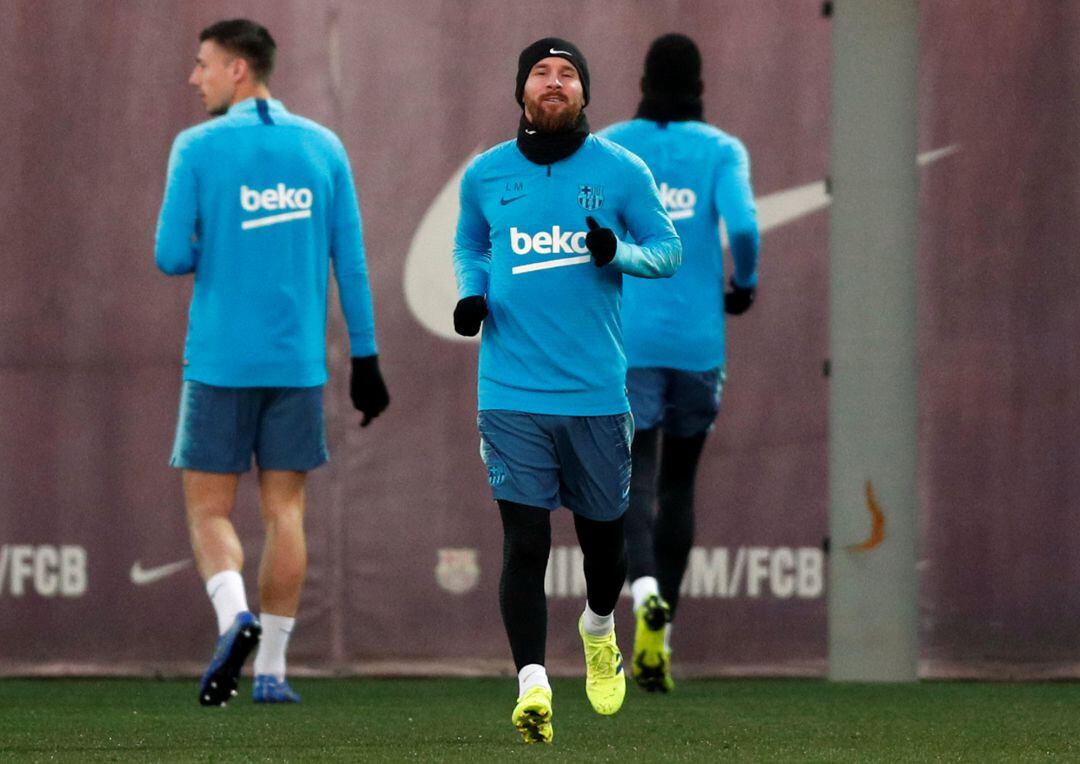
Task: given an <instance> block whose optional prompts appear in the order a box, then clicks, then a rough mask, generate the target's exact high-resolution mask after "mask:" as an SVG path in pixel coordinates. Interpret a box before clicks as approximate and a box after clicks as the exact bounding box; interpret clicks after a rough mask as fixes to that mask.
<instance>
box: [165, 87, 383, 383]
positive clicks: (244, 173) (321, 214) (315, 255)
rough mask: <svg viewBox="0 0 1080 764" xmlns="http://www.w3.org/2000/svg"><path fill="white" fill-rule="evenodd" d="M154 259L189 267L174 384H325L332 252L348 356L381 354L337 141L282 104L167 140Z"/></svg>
mask: <svg viewBox="0 0 1080 764" xmlns="http://www.w3.org/2000/svg"><path fill="white" fill-rule="evenodd" d="M155 258H156V260H157V265H158V267H159V268H160V269H161V270H162V271H164V272H165V273H167V274H170V275H182V274H186V273H194V274H195V288H194V292H193V294H192V298H191V310H190V312H189V315H188V334H187V343H186V345H185V348H184V379H190V380H197V381H199V382H204V383H206V384H210V385H220V386H224V387H311V386H315V385H321V384H323V383H324V382H325V381H326V378H327V375H326V310H327V300H326V293H327V282H328V280H329V263H330V260H333V263H334V275H335V277H336V279H337V284H338V292H339V294H340V297H341V308H342V311H343V312H344V314H345V321H346V323H347V324H348V327H349V344H350V346H351V353H352V355H353V356H367V355H372V354H374V353H375V352H376V351H377V349H376V344H375V319H374V316H373V313H372V305H371V291H370V289H369V286H368V275H367V265H366V264H365V262H364V245H363V240H362V236H361V223H360V210H359V207H358V204H357V200H356V189H355V187H354V186H353V179H352V171H351V170H350V168H349V159H348V157H347V156H346V154H345V148H344V146H342V144H341V141H340V140H339V139H338V137H337V136H336V135H334V133H332V132H331V131H330V130H328V129H326V128H325V127H322V126H321V125H319V124H316V123H315V122H312V121H311V120H309V119H304V118H303V117H298V116H296V115H294V114H290V113H289V112H288V111H286V109H285V107H284V106H282V105H281V102H280V101H275V100H261V99H258V100H257V99H248V100H245V101H241V102H240V103H237V104H234V105H233V106H232V107H231V108H230V109H229V111H228V112H227V113H226V114H224V115H223V116H221V117H218V118H217V119H212V120H210V121H208V122H204V123H203V124H200V125H197V126H195V127H192V128H189V129H187V130H184V131H183V132H182V133H180V134H179V135H178V136H177V137H176V140H175V142H174V143H173V147H172V153H171V155H170V156H169V170H168V179H167V180H166V183H165V199H164V201H163V202H162V205H161V214H160V216H159V218H158V227H157V242H156V247H155Z"/></svg>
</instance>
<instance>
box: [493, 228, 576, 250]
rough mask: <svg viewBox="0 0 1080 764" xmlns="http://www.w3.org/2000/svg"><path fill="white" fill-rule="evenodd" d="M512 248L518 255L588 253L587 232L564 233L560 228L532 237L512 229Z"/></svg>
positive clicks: (538, 233) (535, 234)
mask: <svg viewBox="0 0 1080 764" xmlns="http://www.w3.org/2000/svg"><path fill="white" fill-rule="evenodd" d="M510 248H511V249H513V250H514V254H518V255H529V254H537V255H558V254H561V253H563V252H567V253H569V252H578V253H583V252H588V251H589V250H588V248H587V247H586V246H585V231H564V230H562V229H561V228H559V226H555V227H553V228H552V229H551V230H550V231H539V232H537V233H534V234H532V235H531V236H530V235H529V234H527V233H525V232H524V231H519V230H518V229H517V228H511V229H510Z"/></svg>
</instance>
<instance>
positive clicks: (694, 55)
mask: <svg viewBox="0 0 1080 764" xmlns="http://www.w3.org/2000/svg"><path fill="white" fill-rule="evenodd" d="M641 90H642V92H643V93H646V94H654V95H662V94H671V95H693V96H700V95H701V91H702V84H701V53H700V51H698V47H697V45H695V44H694V41H693V40H691V39H690V38H689V37H687V36H686V35H682V34H666V35H664V36H663V37H657V38H656V39H655V40H653V44H652V45H650V46H649V52H648V54H646V56H645V76H644V77H642V78H641Z"/></svg>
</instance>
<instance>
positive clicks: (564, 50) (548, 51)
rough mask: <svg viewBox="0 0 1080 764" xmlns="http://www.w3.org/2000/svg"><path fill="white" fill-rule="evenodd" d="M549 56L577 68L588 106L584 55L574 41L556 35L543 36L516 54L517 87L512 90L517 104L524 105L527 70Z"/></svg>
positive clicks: (587, 68) (586, 65)
mask: <svg viewBox="0 0 1080 764" xmlns="http://www.w3.org/2000/svg"><path fill="white" fill-rule="evenodd" d="M551 56H556V57H558V58H565V59H566V60H567V61H569V62H570V63H571V64H573V65H574V68H575V69H577V71H578V77H580V78H581V94H582V95H583V96H584V97H585V106H588V105H589V65H588V63H586V61H585V56H583V55H582V54H581V51H580V50H578V48H577V46H576V45H574V43H572V42H568V41H566V40H561V39H559V38H558V37H545V38H544V39H542V40H537V41H536V42H534V43H533V44H532V45H530V46H529V47H527V48H526V49H525V50H523V51H521V55H520V56H518V70H517V88H516V89H515V90H514V96H515V97H516V98H517V102H518V105H519V106H522V107H524V106H525V80H527V79H528V78H529V72H531V71H532V68H533V67H534V66H536V64H537V62H539V61H543V60H544V59H545V58H550V57H551Z"/></svg>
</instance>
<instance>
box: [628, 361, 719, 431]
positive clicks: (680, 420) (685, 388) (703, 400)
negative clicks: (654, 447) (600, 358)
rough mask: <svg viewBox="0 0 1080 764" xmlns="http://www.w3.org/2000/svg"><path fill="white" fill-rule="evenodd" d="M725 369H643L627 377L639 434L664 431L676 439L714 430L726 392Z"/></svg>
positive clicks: (631, 404) (634, 370)
mask: <svg viewBox="0 0 1080 764" xmlns="http://www.w3.org/2000/svg"><path fill="white" fill-rule="evenodd" d="M724 377H725V375H724V369H723V367H717V368H715V369H709V370H708V371H683V370H681V369H657V368H640V369H630V370H629V371H627V373H626V392H627V396H628V397H629V398H630V410H631V411H632V412H634V424H635V425H636V427H637V429H639V430H651V429H653V428H655V427H661V428H663V430H664V432H666V433H668V434H670V435H673V436H675V437H676V438H690V437H693V436H694V435H699V434H701V433H703V432H707V431H708V430H711V429H712V426H713V421H714V420H715V419H716V415H717V413H718V412H719V411H720V396H721V394H722V393H723V391H724Z"/></svg>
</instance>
